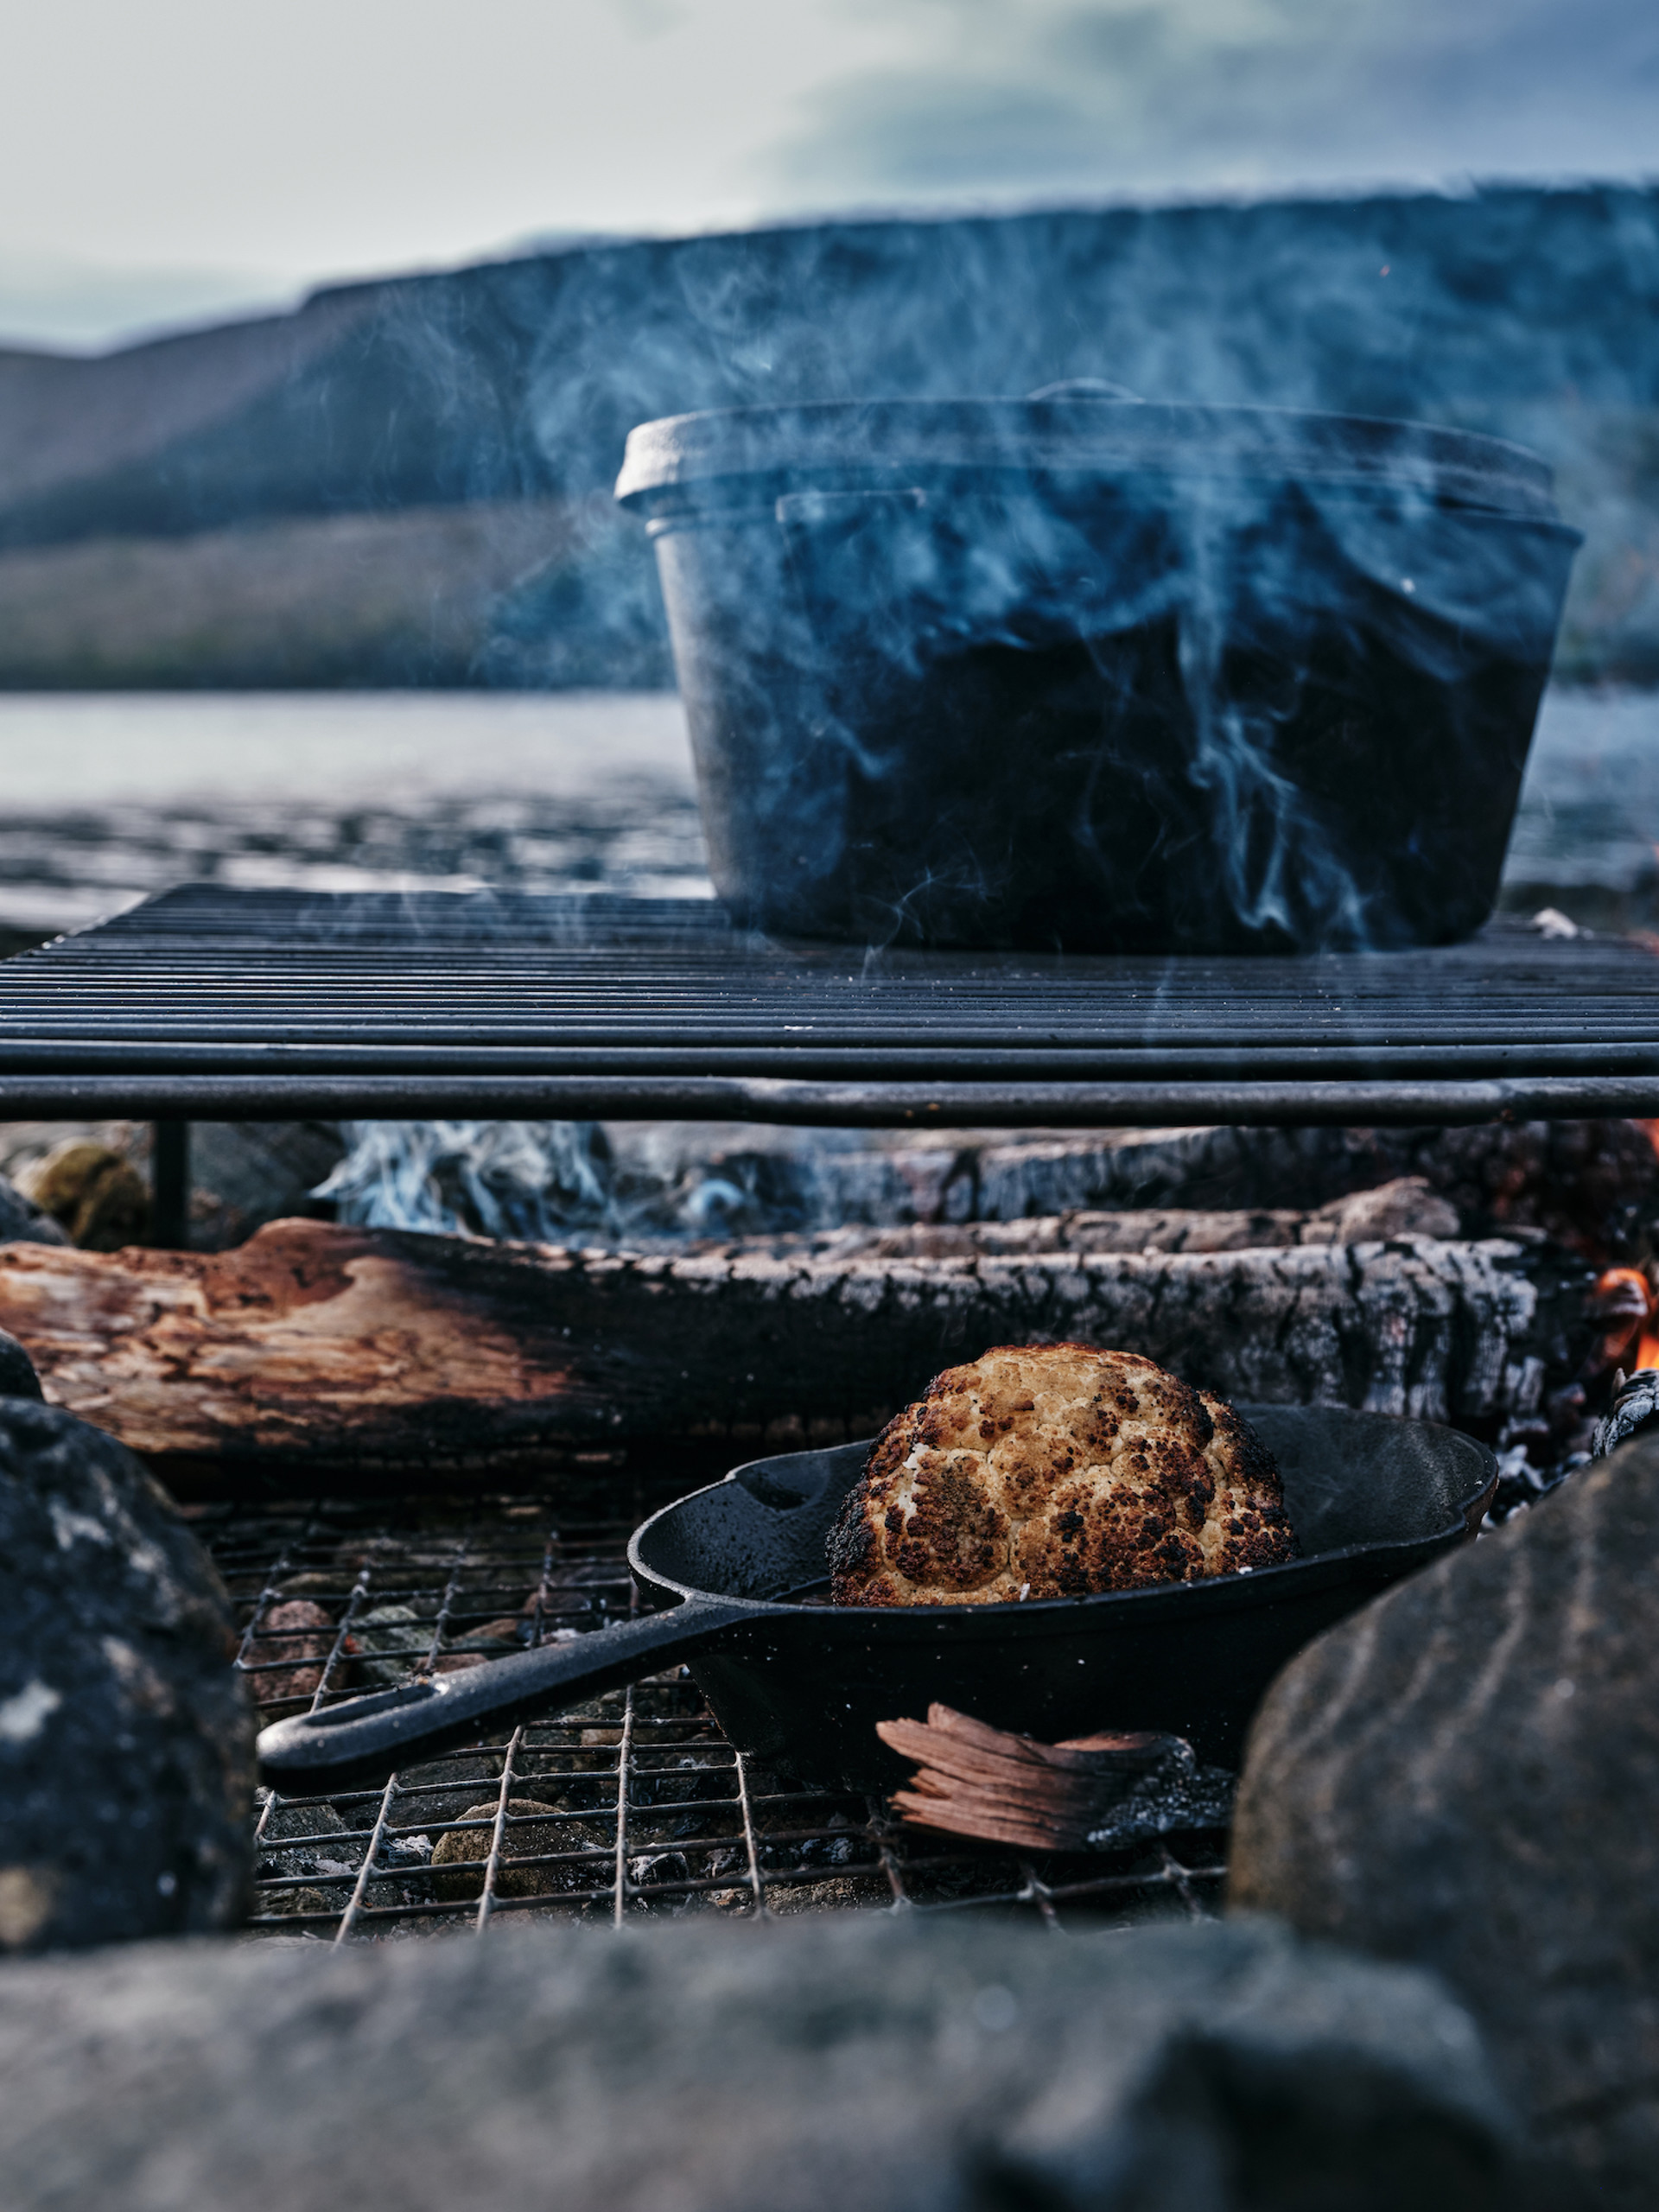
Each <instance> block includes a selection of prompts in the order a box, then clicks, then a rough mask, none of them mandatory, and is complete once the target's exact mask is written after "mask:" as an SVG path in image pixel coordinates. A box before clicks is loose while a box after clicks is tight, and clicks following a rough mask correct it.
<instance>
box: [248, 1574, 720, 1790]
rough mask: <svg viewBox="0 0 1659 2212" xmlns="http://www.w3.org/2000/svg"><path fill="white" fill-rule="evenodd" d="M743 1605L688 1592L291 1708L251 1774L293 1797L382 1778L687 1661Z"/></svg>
mask: <svg viewBox="0 0 1659 2212" xmlns="http://www.w3.org/2000/svg"><path fill="white" fill-rule="evenodd" d="M753 1610H754V1609H753V1605H750V1604H748V1603H747V1601H746V1600H743V1599H735V1600H733V1599H720V1598H688V1599H686V1600H685V1602H684V1603H683V1605H675V1606H673V1607H671V1609H670V1610H669V1611H666V1612H661V1613H647V1614H646V1615H645V1617H644V1618H642V1619H639V1620H632V1621H625V1622H623V1623H621V1624H619V1625H618V1626H617V1627H614V1628H602V1629H596V1630H593V1631H592V1632H591V1633H590V1634H588V1635H587V1636H579V1637H573V1638H572V1639H571V1640H570V1641H569V1643H544V1644H542V1645H541V1646H540V1647H539V1648H538V1649H536V1650H534V1651H518V1652H514V1654H513V1655H512V1657H511V1658H510V1659H491V1660H487V1661H486V1662H485V1664H484V1665H483V1666H481V1667H469V1668H468V1669H467V1671H466V1672H465V1673H464V1674H460V1675H433V1676H430V1677H429V1678H428V1679H426V1680H424V1681H414V1682H404V1683H403V1684H401V1685H400V1686H399V1687H398V1688H397V1689H391V1690H378V1691H376V1692H374V1693H373V1694H372V1695H370V1696H368V1697H356V1698H348V1699H347V1700H346V1701H345V1702H344V1703H343V1704H340V1705H331V1706H326V1707H324V1708H323V1710H322V1711H321V1713H291V1714H290V1715H289V1718H288V1719H286V1720H276V1721H273V1722H272V1723H271V1725H270V1727H269V1728H265V1729H262V1730H261V1732H260V1735H259V1744H258V1751H259V1777H260V1779H261V1781H263V1782H264V1783H268V1784H269V1785H270V1787H271V1788H273V1789H281V1790H283V1791H286V1792H289V1793H291V1794H293V1795H296V1796H303V1795H305V1794H307V1793H308V1792H312V1791H318V1790H327V1789H340V1788H341V1787H343V1786H350V1787H353V1788H355V1787H356V1786H357V1785H358V1784H359V1783H373V1782H384V1781H385V1778H386V1777H387V1776H388V1775H389V1774H391V1772H392V1770H394V1768H396V1767H398V1766H400V1765H402V1764H404V1763H405V1762H406V1761H408V1760H410V1759H421V1758H430V1757H431V1756H432V1754H433V1753H434V1752H435V1751H446V1750H448V1748H449V1747H450V1746H451V1745H455V1744H464V1743H468V1742H470V1741H471V1740H472V1739H473V1738H474V1737H476V1736H477V1735H479V1734H480V1732H481V1731H482V1730H483V1729H484V1728H485V1727H486V1726H487V1725H489V1724H491V1723H496V1724H498V1725H503V1726H505V1725H509V1724H512V1723H515V1722H518V1721H520V1720H524V1719H529V1718H530V1717H531V1714H533V1713H550V1712H556V1711H557V1710H558V1709H559V1708H560V1707H563V1706H567V1705H574V1704H575V1702H576V1700H578V1699H579V1698H583V1697H590V1696H592V1695H593V1694H594V1693H595V1692H596V1691H599V1690H610V1689H616V1688H620V1686H621V1685H622V1684H623V1683H625V1682H633V1681H639V1677H640V1676H641V1675H654V1674H656V1673H657V1672H658V1670H659V1669H662V1668H664V1667H671V1666H674V1665H676V1664H677V1662H680V1661H682V1660H685V1659H690V1658H692V1657H694V1656H696V1653H698V1652H699V1651H703V1650H706V1649H708V1647H709V1644H711V1643H719V1642H720V1641H721V1638H722V1637H724V1636H725V1635H726V1634H727V1633H728V1630H731V1629H733V1628H734V1627H736V1626H737V1625H738V1624H739V1623H740V1622H742V1621H745V1620H747V1619H748V1618H750V1616H751V1615H752V1614H753Z"/></svg>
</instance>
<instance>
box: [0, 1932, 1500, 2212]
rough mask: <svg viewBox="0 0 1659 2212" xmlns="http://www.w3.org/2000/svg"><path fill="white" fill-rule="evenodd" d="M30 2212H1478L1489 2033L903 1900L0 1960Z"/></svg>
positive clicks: (7, 2140) (1239, 1940)
mask: <svg viewBox="0 0 1659 2212" xmlns="http://www.w3.org/2000/svg"><path fill="white" fill-rule="evenodd" d="M0 2076H3V2078H4V2080H5V2082H6V2083H7V2090H8V2094H7V2095H6V2097H5V2099H4V2100H3V2101H0V2170H3V2171H4V2173H5V2175H6V2180H7V2191H6V2194H7V2201H8V2203H9V2204H10V2205H13V2206H15V2207H16V2208H17V2212H47V2208H48V2207H49V2208H52V2212H67V2208H68V2207H71V2206H73V2208H74V2212H105V2208H107V2212H117V2208H119V2212H134V2208H140V2207H143V2208H150V2207H154V2208H157V2212H159V2208H162V2207H165V2208H166V2212H224V2208H225V2207H226V2206H228V2205H231V2204H234V2203H238V2202H242V2201H243V2200H244V2198H245V2196H246V2194H247V2189H248V2177H250V2176H251V2175H257V2177H258V2187H257V2196H258V2198H259V2201H260V2202H268V2203H271V2204H280V2205H282V2206H283V2207H284V2208H286V2212H333V2208H334V2207H336V2206H339V2205H342V2204H359V2203H362V2204H377V2205H378V2204H385V2205H395V2206H397V2208H398V2212H439V2208H442V2212H449V2208H451V2207H453V2206H454V2205H457V2204H465V2205H466V2206H467V2207H468V2208H469V2212H498V2208H499V2212H509V2208H511V2212H520V2209H521V2208H522V2207H524V2206H525V2205H529V2204H537V2205H540V2204H559V2205H571V2206H578V2205H579V2206H581V2207H582V2208H583V2212H607V2208H624V2207H626V2208H630V2212H634V2209H635V2208H637V2212H664V2208H668V2207H672V2208H674V2212H809V2209H810V2212H819V2208H824V2209H825V2212H827V2208H831V2207H833V2208H835V2212H849V2208H853V2207H856V2208H858V2212H900V2208H902V2212H1016V2208H1025V2212H1033V2208H1037V2209H1039V2212H1071V2209H1072V2208H1076V2212H1083V2209H1084V2207H1088V2208H1092V2212H1118V2209H1119V2208H1121V2209H1122V2212H1131V2208H1132V2209H1133V2212H1234V2208H1236V2209H1237V2212H1244V2208H1246V2207H1250V2208H1264V2207H1268V2206H1274V2207H1278V2206H1298V2207H1302V2206H1306V2207H1310V2208H1313V2207H1319V2208H1325V2209H1328V2212H1372V2208H1375V2212H1383V2208H1385V2207H1386V2208H1389V2212H1392V2208H1394V2207H1395V2206H1397V2205H1399V2204H1402V2203H1408V2204H1409V2205H1410V2206H1411V2207H1412V2208H1413V2212H1438V2208H1441V2207H1444V2208H1446V2212H1452V2208H1456V2212H1475V2209H1476V2208H1480V2207H1483V2206H1493V2207H1495V2206H1497V2204H1499V2203H1503V2204H1505V2205H1509V2204H1511V2203H1514V2202H1516V2189H1517V2188H1518V2187H1519V2186H1520V2185H1521V2177H1520V2176H1519V2175H1517V2173H1516V2171H1514V2170H1513V2168H1512V2167H1510V2164H1509V2160H1508V2155H1507V2152H1508V2144H1509V2141H1510V2130H1509V2126H1508V2123H1507V2121H1506V2120H1505V2118H1504V2115H1503V2107H1502V2106H1501V2105H1500V2103H1499V2101H1498V2100H1497V2097H1496V2095H1495V2094H1494V2092H1493V2088H1492V2086H1491V2078H1490V2075H1489V2072H1488V2069H1487V2067H1486V2064H1485V2062H1484V2057H1483V2055H1482V2052H1481V2050H1480V2045H1479V2042H1478V2037H1477V2035H1476V2033H1475V2031H1474V2030H1473V2028H1472V2027H1471V2024H1470V2022H1469V2020H1468V2018H1467V2017H1466V2016H1465V2014H1464V2013H1463V2012H1461V2011H1459V2008H1458V2007H1457V2006H1455V2005H1453V2004H1452V2003H1451V2002H1450V2001H1449V2000H1448V1999H1446V1996H1445V1995H1444V1993H1442V1992H1441V1991H1440V1989H1439V1988H1438V1986H1436V1985H1435V1984H1434V1983H1433V1981H1432V1980H1430V1979H1429V1977H1427V1975H1424V1974H1418V1973H1414V1972H1412V1971H1409V1970H1404V1969H1401V1968H1398V1967H1378V1966H1375V1965H1371V1964H1368V1963H1365V1962H1363V1961H1357V1960H1354V1959H1350V1958H1345V1957H1344V1956H1342V1955H1339V1954H1337V1953H1334V1952H1331V1951H1326V1950H1321V1949H1316V1948H1308V1947H1304V1946H1300V1945H1298V1944H1296V1943H1294V1942H1293V1941H1292V1939H1291V1938H1289V1937H1288V1936H1287V1935H1286V1934H1285V1933H1284V1931H1283V1930H1281V1929H1276V1928H1274V1927H1272V1926H1270V1925H1268V1924H1267V1923H1257V1924H1254V1925H1245V1924H1241V1925H1237V1926H1233V1927H1217V1926H1213V1925H1211V1926H1205V1927H1188V1928H1180V1929H1155V1930H1146V1931H1141V1932H1139V1933H1136V1934H1132V1935H1127V1936H1125V1935H1119V1936H1111V1937H1106V1938H1103V1937H1098V1936H1079V1937H1077V1938H1075V1939H1073V1940H1070V1941H1065V1942H1056V1941H1055V1940H1054V1939H1053V1938H1052V1936H1046V1935H1044V1934H1043V1933H1041V1932H1040V1931H1039V1930H1037V1929H1009V1928H1007V1927H998V1926H995V1925H991V1924H988V1923H982V1922H975V1923H972V1924H965V1923H963V1922H960V1921H946V1922H944V1923H938V1922H936V1923H931V1924H921V1925H918V1924H917V1923H914V1922H911V1923H906V1922H904V1921H894V1920H893V1919H891V1918H889V1917H887V1916H881V1917H877V1916H874V1915H870V1916H866V1915H847V1916H830V1917H828V1918H822V1919H815V1918H813V1917H811V1916H806V1917H804V1918H803V1919H801V1920H798V1921H797V1922H795V1923H791V1925H790V1926H789V1927H787V1928H774V1929H755V1928H754V1927H753V1925H752V1924H750V1923H742V1924H733V1923H724V1922H721V1921H718V1920H712V1919H711V1920H709V1921H705V1922H703V1923H698V1924H696V1925H690V1924H687V1925H677V1926H673V1927H668V1928H659V1929H652V1930H651V1931H650V1932H649V1933H646V1932H645V1931H640V1932H639V1933H638V1934H631V1935H625V1936H620V1937H619V1936H615V1935H613V1934H611V1933H610V1932H608V1931H606V1932H599V1931H592V1932H585V1931H582V1930H580V1929H576V1930H572V1931H570V1932H569V1933H565V1934H560V1933H554V1932H551V1931H548V1932H543V1931H542V1930H540V1929H534V1930H532V1929H514V1930H509V1929H498V1931H497V1932H496V1933H495V1934H493V1936H491V1937H490V1938H489V1939H488V1940H487V1941H486V1942H471V1941H461V1942H443V1943H428V1944H408V1945H401V1944H400V1945H382V1946H373V1947H369V1946H365V1947H363V1948H352V1949H348V1950H346V1951H343V1952H336V1953H331V1952H329V1951H327V1950H326V1949H325V1948H323V1947H322V1946H321V1945H313V1944H307V1943H294V1944H288V1943H284V1944H281V1945H276V1944H262V1945H251V1944H239V1945H227V1946H222V1947H221V1946H216V1945H208V1944H199V1945H191V1946H175V1947H172V1948H146V1949H144V1950H143V1951H124V1952H118V1953H113V1954H109V1955H104V1956H101V1957H94V1958H86V1959H79V1960H62V1961H43V1962H29V1963H15V1964H13V1965H12V1966H10V1967H7V1968H5V1969H3V1970H0Z"/></svg>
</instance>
